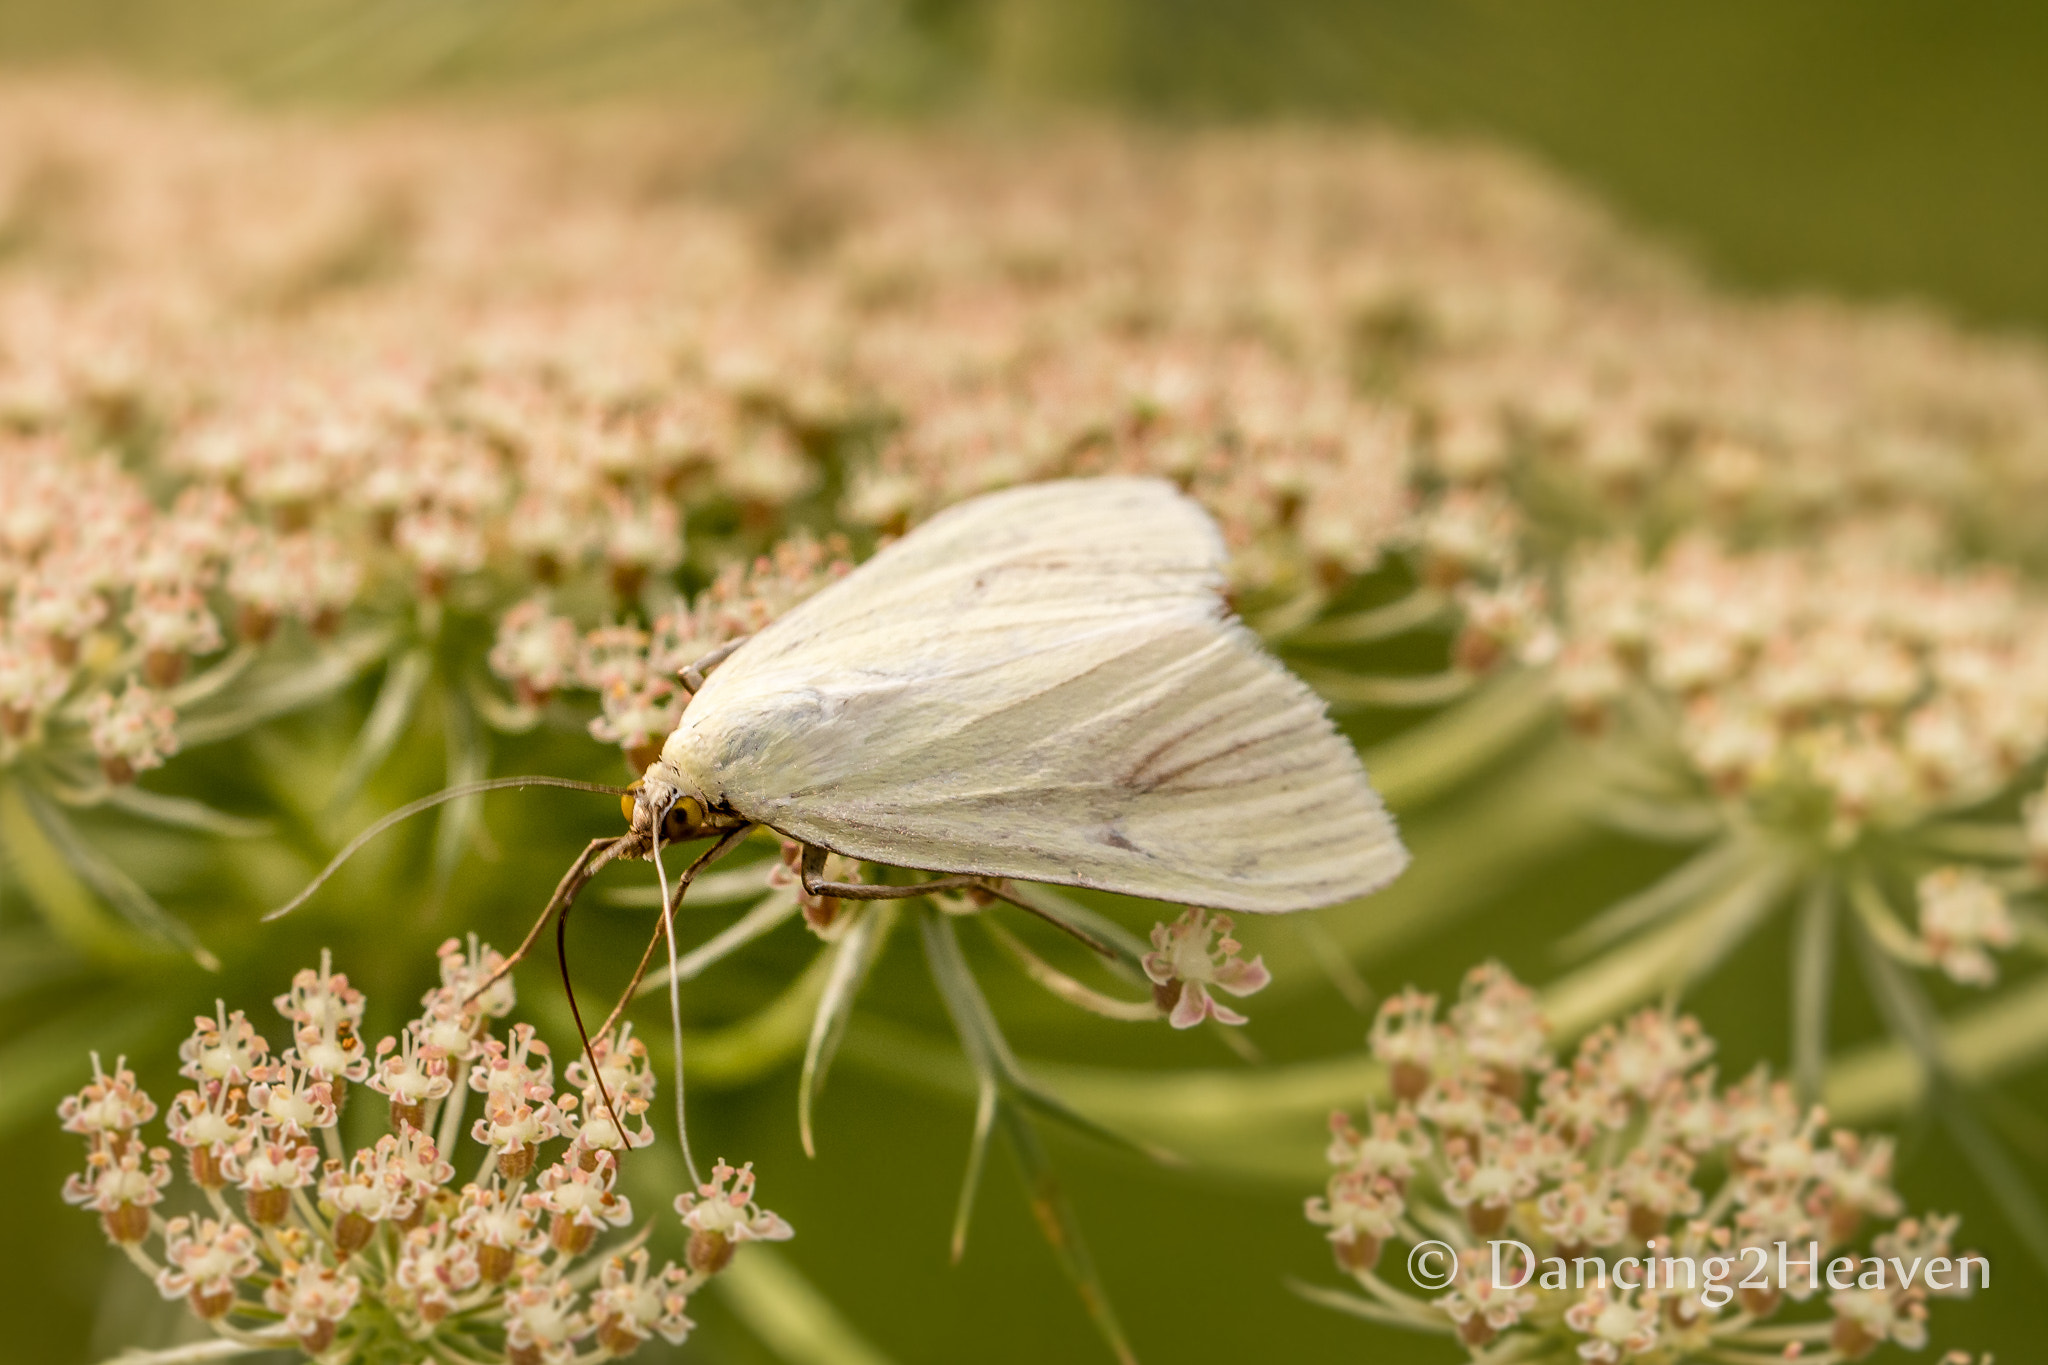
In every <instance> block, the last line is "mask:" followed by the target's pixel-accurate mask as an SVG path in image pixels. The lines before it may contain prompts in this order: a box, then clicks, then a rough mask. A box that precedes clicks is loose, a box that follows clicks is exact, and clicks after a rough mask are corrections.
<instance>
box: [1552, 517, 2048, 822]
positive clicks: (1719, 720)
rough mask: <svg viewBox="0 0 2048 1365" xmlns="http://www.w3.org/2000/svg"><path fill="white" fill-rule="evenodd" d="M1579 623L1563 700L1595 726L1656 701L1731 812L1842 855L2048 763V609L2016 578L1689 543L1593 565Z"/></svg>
mask: <svg viewBox="0 0 2048 1365" xmlns="http://www.w3.org/2000/svg"><path fill="white" fill-rule="evenodd" d="M1566 606H1567V618H1568V622H1569V626H1568V633H1567V637H1566V642H1565V646H1564V649H1563V651H1562V654H1561V657H1560V659H1559V662H1558V665H1557V686H1558V690H1559V692H1560V693H1561V694H1562V696H1563V697H1564V699H1565V702H1566V704H1567V706H1568V707H1569V708H1570V709H1571V710H1572V712H1573V713H1574V715H1575V716H1576V717H1577V718H1578V719H1579V720H1580V722H1581V723H1582V724H1584V725H1586V726H1588V727H1591V728H1595V729H1597V728H1600V727H1602V726H1604V725H1606V724H1608V723H1610V722H1616V723H1621V724H1626V723H1627V721H1626V719H1625V717H1626V714H1627V702H1628V700H1629V698H1630V694H1631V692H1638V693H1647V694H1648V696H1649V697H1651V698H1653V699H1654V701H1653V703H1652V704H1653V705H1654V706H1655V707H1656V708H1657V712H1658V717H1657V718H1658V719H1659V720H1663V719H1666V718H1667V717H1668V719H1669V720H1670V722H1671V724H1672V727H1673V728H1672V730H1671V733H1672V736H1673V737H1674V738H1675V740H1676V743H1677V747H1678V748H1679V750H1680V751H1681V752H1682V754H1683V755H1684V757H1685V759H1686V760H1687V761H1688V762H1689V763H1690V765H1691V766H1692V768H1693V769H1694V770H1695V771H1696V772H1697V773H1698V774H1699V776H1700V777H1701V778H1702V779H1703V780H1704V782H1705V784H1707V785H1708V786H1709V787H1710V788H1711V790H1712V791H1713V792H1714V793H1715V794H1717V795H1719V796H1723V797H1741V798H1743V799H1745V800H1746V801H1748V802H1749V803H1750V805H1751V806H1752V808H1753V809H1756V810H1757V811H1758V812H1759V813H1760V814H1762V815H1763V816H1764V818H1766V819H1773V818H1774V819H1775V820H1776V822H1778V823H1781V824H1790V823H1794V822H1798V821H1802V820H1803V821H1805V822H1807V823H1808V824H1809V825H1810V826H1811V827H1812V828H1811V833H1813V834H1814V835H1816V836H1818V837H1820V838H1823V839H1824V840H1825V841H1826V842H1827V843H1829V844H1831V845H1833V846H1836V847H1841V846H1845V845H1847V844H1849V843H1851V842H1853V841H1854V840H1855V839H1856V838H1857V836H1858V835H1859V834H1860V833H1861V832H1862V831H1864V830H1865V829H1866V828H1872V827H1875V828H1876V829H1879V830H1898V829H1900V828H1903V827H1908V826H1911V825H1915V824H1918V823H1920V822H1922V821H1924V820H1926V819H1928V818H1929V817H1930V816H1932V815H1935V814H1937V813H1941V812H1945V811H1956V810H1961V809H1965V808H1968V807H1970V806H1974V805H1977V804H1980V803H1982V802H1984V801H1985V800H1987V799H1988V798H1990V797H1992V796H1994V795H1996V794H1997V793H1998V792H2000V791H2001V790H2002V789H2004V788H2006V787H2008V786H2009V785H2011V784H2012V783H2013V782H2015V781H2016V780H2018V779H2019V778H2021V777H2022V776H2023V775H2025V774H2028V773H2029V772H2030V771H2031V770H2032V768H2033V767H2034V765H2035V763H2036V761H2037V759H2038V758H2039V756H2040V754H2041V753H2042V751H2043V749H2044V747H2048V607H2044V604H2043V603H2042V602H2040V601H2038V600H2036V599H2034V598H2032V597H2030V596H2029V595H2028V594H2027V593H2025V592H2024V591H2023V590H2022V589H2021V587H2020V585H2019V584H2018V583H2017V582H2015V580H2014V578H2013V576H2012V575H2011V574H2010V573H2008V572H2004V571H1994V570H1978V571H1973V572H1951V573H1942V572H1937V571H1934V570H1931V569H1922V568H1919V567H1917V566H1915V565H1914V564H1913V562H1912V558H1911V557H1910V556H1908V555H1904V554H1901V553H1898V552H1897V547H1896V546H1883V545H1871V544H1868V543H1866V542H1863V541H1861V540H1858V539H1855V538H1852V537H1845V538H1844V539H1843V541H1842V542H1840V543H1832V542H1831V543H1828V544H1826V545H1824V546H1822V547H1820V548H1817V549H1812V550H1808V551H1804V552H1801V551H1793V550H1782V551H1769V552H1756V553H1750V554H1746V555H1738V554H1732V553H1730V552H1728V551H1726V550H1724V549H1722V548H1720V547H1718V546H1716V545H1714V544H1712V543H1710V542H1707V541H1704V540H1698V539H1693V540H1686V541H1683V542H1681V543H1679V544H1677V545H1674V546H1672V547H1671V548H1669V549H1668V550H1666V551H1665V552H1664V553H1663V554H1662V555H1661V556H1659V557H1658V558H1657V559H1656V560H1655V561H1654V562H1651V563H1644V562H1643V561H1642V559H1641V558H1640V557H1639V556H1638V555H1637V554H1636V552H1635V551H1633V550H1632V549H1623V548H1619V547H1614V548H1610V549H1608V550H1607V551H1605V552H1603V553H1599V554H1589V555H1587V556H1585V557H1584V558H1582V559H1580V560H1579V561H1578V562H1576V563H1575V564H1574V565H1573V566H1572V568H1571V572H1570V575H1569V577H1568V580H1567V586H1566Z"/></svg>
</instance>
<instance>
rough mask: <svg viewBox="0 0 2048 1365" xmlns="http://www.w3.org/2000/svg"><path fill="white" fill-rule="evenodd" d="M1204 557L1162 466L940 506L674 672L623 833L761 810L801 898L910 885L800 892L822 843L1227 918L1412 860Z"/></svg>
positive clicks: (1333, 889)
mask: <svg viewBox="0 0 2048 1365" xmlns="http://www.w3.org/2000/svg"><path fill="white" fill-rule="evenodd" d="M1223 561H1224V547H1223V539H1222V536H1221V534H1220V533H1219V531H1218V529H1217V527H1216V524H1215V523H1214V522H1213V521H1212V520H1211V519H1210V518H1209V516H1208V514H1207V513H1206V512H1204V511H1203V510H1202V509H1201V507H1199V506H1198V505H1197V504H1196V503H1195V502H1193V501H1192V500H1190V499H1189V498H1187V497H1185V496H1183V495H1182V494H1181V493H1180V492H1179V491H1178V490H1176V489H1175V488H1174V487H1173V486H1172V485H1171V484H1168V483H1165V482H1163V481H1159V480H1153V479H1137V478H1097V479H1069V480H1063V481H1059V482H1053V483H1041V484H1033V485H1028V486H1025V487H1021V488H1014V489H1010V490H1007V491H1004V492H999V493H991V494H987V495H985V496H983V497H979V498H975V499H973V500H972V501H969V502H966V503H962V504H960V505H958V506H956V507H954V508H952V509H951V510H949V511H946V512H943V513H941V514H939V515H938V516H936V517H934V518H932V519H931V520H930V521H928V522H925V523H924V524H923V525H921V526H919V527H917V528H916V529H915V530H913V531H911V532H910V534H908V535H906V536H905V537H903V539H901V540H899V541H896V542H895V543H893V544H891V545H889V546H887V547H886V548H884V549H883V550H881V551H880V552H879V553H877V554H876V555H875V556H874V557H873V558H872V559H870V560H869V561H868V562H867V563H865V564H863V565H861V566H860V567H859V568H858V569H856V570H854V571H853V572H852V573H851V574H848V575H847V576H846V577H845V578H843V579H841V580H839V581H838V582H836V583H834V584H832V585H831V586H829V587H827V588H825V589H824V590H823V591H821V592H819V593H818V594H817V595H815V596H814V597H811V598H810V599H809V600H807V601H805V602H803V603H802V604H800V605H799V606H797V607H796V608H794V609H793V610H791V611H789V612H788V613H787V614H785V615H783V616H781V617H779V618H777V619H776V620H775V621H774V622H773V623H772V624H770V625H769V626H767V627H766V628H765V629H763V630H762V631H760V632H759V633H758V634H756V635H754V636H752V637H750V638H748V639H746V640H745V641H743V642H741V643H740V644H739V645H738V646H737V647H736V648H734V649H733V650H732V651H731V653H730V654H729V655H727V656H726V657H725V658H724V659H723V661H722V662H721V663H720V664H719V666H718V667H717V669H716V671H715V672H713V673H711V675H710V676H709V678H708V679H705V678H702V677H701V675H699V676H692V675H691V674H692V673H694V670H692V671H691V672H690V673H686V681H689V682H692V683H696V682H701V688H700V690H698V691H697V692H696V694H695V696H694V697H693V698H692V700H691V701H690V703H689V706H688V708H687V709H686V710H685V711H684V713H683V717H682V721H681V723H680V724H679V725H677V726H676V728H675V731H674V732H673V733H672V734H670V735H669V737H668V741H667V743H666V744H665V745H664V746H663V748H662V752H661V757H660V758H659V759H658V760H656V762H655V763H654V764H653V765H652V766H650V767H649V768H648V770H647V773H646V776H645V777H644V778H643V779H642V781H641V783H640V785H639V787H638V789H637V792H636V797H635V801H634V808H633V813H632V819H633V831H634V836H637V838H634V842H635V843H636V844H638V845H640V847H639V848H636V849H634V850H632V851H634V852H642V853H644V852H645V851H646V850H647V848H649V847H651V846H652V845H653V843H654V841H655V837H656V835H655V832H656V831H657V830H659V831H660V835H659V838H660V842H662V843H668V842H675V841H677V840H682V839H690V838H700V837H704V836H706V835H712V834H718V833H730V832H732V831H735V830H737V829H739V828H742V827H744V826H748V825H756V824H758V825H765V826H767V827H768V828H770V829H773V830H776V831H778V832H780V833H782V834H784V835H787V836H788V837H790V838H792V839H796V840H798V841H800V842H802V843H803V844H804V845H805V846H806V857H805V860H804V862H805V867H804V871H805V878H804V880H805V882H806V884H807V885H809V886H811V887H812V888H813V889H814V890H819V891H827V892H839V893H845V894H851V895H860V896H863V897H872V896H874V895H875V894H877V893H884V894H894V895H911V894H917V893H918V890H919V888H914V887H895V888H883V887H860V888H854V887H848V886H842V885H834V884H827V883H823V882H820V881H818V880H817V878H818V872H819V870H820V869H821V868H822V866H823V862H824V855H825V852H826V851H830V852H834V853H840V854H844V855H846V856H847V857H850V858H856V859H859V860H861V861H864V862H870V863H879V864H888V865H891V866H895V867H902V868H912V869H919V870H924V871H930V872H940V873H950V874H957V880H959V881H960V882H962V883H965V882H966V881H967V880H968V879H999V878H1015V879H1017V880H1019V881H1030V882H1049V883H1056V884H1060V885H1065V886H1076V887H1089V888H1093V889H1095V890H1100V891H1115V892H1122V893H1124V894H1127V895H1132V896H1143V897H1147V898H1150V899H1155V900H1164V901H1173V902H1176V903H1179V904H1183V905H1196V906H1205V907H1211V908H1215V909H1225V910H1241V911H1243V910H1248V911H1258V912H1274V911H1286V910H1305V909H1309V908H1311V907H1315V906H1322V905H1329V904H1332V903H1335V902H1337V901H1343V900H1349V899H1352V898H1355V897H1358V896H1363V895H1365V894H1366V893H1368V892H1370V891H1373V890H1375V889H1377V888H1379V887H1381V886H1383V885H1385V884H1386V883H1387V882H1388V881H1390V880H1391V879H1392V878H1393V877H1394V876H1395V875H1397V874H1398V873H1399V872H1400V871H1401V869H1402V868H1403V866H1405V865H1406V862H1407V852H1406V850H1405V849H1404V848H1403V847H1402V845H1401V841H1400V838H1399V837H1398V835H1397V834H1396V833H1395V830H1394V823H1393V820H1392V819H1391V817H1390V816H1389V815H1388V814H1387V811H1386V808H1385V807H1384V806H1383V805H1382V804H1381V802H1380V799H1379V797H1378V795H1377V794H1375V793H1374V791H1373V789H1372V786H1371V784H1370V783H1369V782H1368V781H1367V780H1366V774H1365V769H1364V768H1363V767H1362V766H1361V765H1360V763H1359V761H1358V756H1357V754H1356V752H1355V751H1354V750H1353V749H1352V746H1351V745H1350V744H1349V743H1348V742H1347V741H1346V740H1345V739H1344V738H1343V737H1342V736H1341V735H1339V734H1338V733H1337V731H1336V729H1335V727H1334V726H1333V725H1332V724H1331V723H1330V720H1329V718H1328V716H1327V715H1326V713H1325V711H1324V708H1323V705H1322V703H1321V701H1320V700H1319V699H1318V698H1317V697H1316V696H1315V694H1314V693H1313V692H1311V691H1310V690H1309V689H1308V687H1307V686H1306V685H1305V684H1304V683H1302V682H1301V681H1300V680H1299V679H1298V678H1296V677H1294V676H1293V675H1292V674H1290V673H1289V672H1288V671H1287V670H1286V669H1285V668H1284V667H1283V666H1282V665H1281V664H1280V663H1279V661H1277V660H1276V659H1274V658H1273V657H1272V656H1271V655H1269V654H1266V653H1265V652H1264V651H1263V650H1261V649H1260V647H1259V644H1258V641H1257V638H1256V637H1255V636H1253V634H1252V633H1251V632H1250V631H1249V630H1247V629H1246V628H1245V627H1244V626H1243V625H1241V624H1240V623H1238V622H1237V621H1235V620H1233V619H1231V617H1230V614H1229V611H1228V608H1227V607H1226V606H1225V604H1224V601H1223V596H1222V589H1223ZM629 837H632V836H629ZM622 851H625V850H622ZM927 886H931V884H929V883H928V884H927Z"/></svg>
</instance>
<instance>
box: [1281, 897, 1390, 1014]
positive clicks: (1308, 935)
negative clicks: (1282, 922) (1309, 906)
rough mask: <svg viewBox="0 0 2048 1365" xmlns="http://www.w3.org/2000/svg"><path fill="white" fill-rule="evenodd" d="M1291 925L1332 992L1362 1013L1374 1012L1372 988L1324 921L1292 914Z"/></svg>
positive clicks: (1309, 916) (1310, 916) (1289, 920)
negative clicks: (1325, 925)
mask: <svg viewBox="0 0 2048 1365" xmlns="http://www.w3.org/2000/svg"><path fill="white" fill-rule="evenodd" d="M1288 923H1290V924H1292V925H1293V926H1294V933H1295V936H1296V937H1297V938H1299V939H1300V940H1301V945H1302V947H1304V948H1306V949H1308V955H1309V957H1310V958H1311V959H1312V960H1313V961H1314V962H1315V964H1316V966H1317V967H1318V968H1319V969H1321V971H1322V973H1323V976H1324V979H1326V980H1327V981H1328V982H1329V983H1330V986H1331V988H1332V989H1333V990H1335V991H1336V992H1337V994H1338V995H1341V996H1343V997H1344V1003H1345V1004H1347V1005H1349V1006H1351V1008H1352V1009H1354V1010H1357V1011H1358V1012H1359V1013H1360V1014H1371V1013H1372V987H1371V986H1369V985H1367V984H1366V980H1365V978H1364V977H1363V976H1361V975H1359V972H1358V968H1357V967H1356V966H1354V965H1353V964H1352V961H1351V957H1350V955H1349V954H1348V953H1346V952H1345V951H1344V945H1343V944H1342V943H1339V942H1338V941H1337V936H1336V935H1335V934H1332V933H1331V932H1330V931H1329V930H1328V929H1327V928H1325V927H1324V925H1323V922H1322V921H1321V920H1319V919H1316V918H1315V917H1314V916H1312V915H1293V916H1290V917H1289V918H1288Z"/></svg>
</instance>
